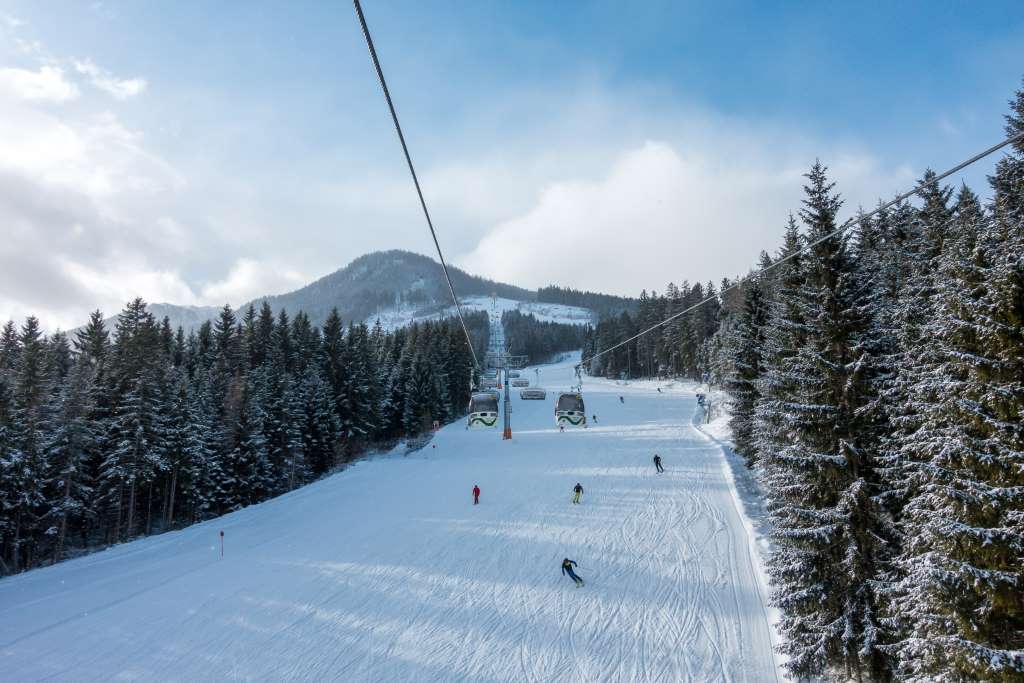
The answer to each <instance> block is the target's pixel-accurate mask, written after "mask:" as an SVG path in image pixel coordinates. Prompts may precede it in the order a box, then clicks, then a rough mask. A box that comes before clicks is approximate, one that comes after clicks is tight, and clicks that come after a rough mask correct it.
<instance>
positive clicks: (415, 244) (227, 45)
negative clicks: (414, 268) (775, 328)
mask: <svg viewBox="0 0 1024 683" xmlns="http://www.w3.org/2000/svg"><path fill="white" fill-rule="evenodd" d="M808 4H809V3H782V4H770V3H726V2H718V3H682V2H646V3H636V4H635V5H632V6H630V5H628V4H626V3H612V2H597V3H575V2H564V3H563V2H558V3H552V2H503V3H497V2H461V3H450V2H375V1H373V0H368V1H367V2H366V3H365V4H364V9H365V12H366V15H367V19H368V21H369V23H370V27H371V30H372V31H373V33H374V38H375V41H376V43H377V47H378V50H379V52H380V56H381V60H382V63H383V66H384V69H385V73H386V75H387V77H388V79H389V82H390V85H391V88H392V91H393V94H394V96H395V99H396V103H397V106H398V109H399V113H400V115H401V116H402V119H403V125H404V127H405V128H406V133H407V137H408V139H409V142H410V145H411V147H412V152H413V155H414V158H415V159H416V160H417V163H418V165H419V166H420V168H421V171H422V175H423V181H424V187H425V190H426V193H427V198H428V201H429V202H430V203H431V206H432V209H433V212H434V214H435V221H436V223H437V225H438V228H439V230H440V234H441V239H442V244H443V245H444V246H445V248H446V251H447V252H448V254H449V255H450V257H451V258H452V260H453V261H454V262H455V263H458V264H460V265H463V266H465V267H467V268H468V269H470V270H473V271H475V272H479V273H481V274H484V275H489V276H493V277H497V278H501V279H506V280H509V281H513V282H515V283H516V284H522V285H527V286H537V285H542V284H547V283H549V282H558V283H559V284H564V285H572V286H578V287H588V288H593V289H601V290H604V291H613V292H617V293H636V292H637V291H639V289H640V288H642V287H647V288H651V287H656V288H662V287H664V285H665V283H666V282H668V281H669V280H674V281H680V280H683V279H685V278H689V279H691V280H693V279H702V280H703V279H708V278H713V279H715V280H718V279H719V278H721V277H723V276H727V275H734V274H736V273H739V272H742V271H743V270H744V269H745V268H746V267H747V265H748V264H750V263H752V262H753V261H754V260H755V259H756V256H757V252H758V251H759V250H760V249H762V248H766V249H769V250H771V249H774V248H775V247H776V245H777V243H778V236H779V234H780V230H781V226H782V225H783V223H784V220H785V215H786V212H787V211H788V210H789V209H795V208H796V203H797V202H798V201H799V193H800V178H799V174H800V173H801V172H802V171H803V170H806V168H807V167H808V166H809V165H810V164H811V163H813V161H814V159H815V157H820V158H821V159H822V160H823V161H824V162H825V163H826V164H828V165H830V166H831V167H832V168H833V170H834V174H835V176H836V178H837V180H838V182H839V185H838V189H839V190H840V192H842V193H843V194H844V196H845V197H846V198H847V209H849V210H853V209H854V208H855V207H856V205H858V204H865V205H870V204H873V203H874V202H875V201H876V199H877V198H878V197H880V196H886V197H887V196H890V195H892V194H894V193H896V192H897V191H900V190H902V189H905V188H906V187H907V186H908V185H909V184H910V183H911V182H912V181H913V179H914V178H915V177H917V176H918V175H919V174H920V173H921V172H922V171H923V170H924V168H925V167H927V166H932V167H934V168H943V167H946V166H949V165H952V164H953V163H955V162H957V161H959V160H960V159H962V158H964V157H966V156H969V155H970V154H971V153H973V152H974V151H977V150H978V149H980V148H981V147H984V146H987V145H989V144H991V143H993V142H995V141H997V140H998V139H1000V138H1001V135H1002V116H1003V114H1004V113H1005V112H1006V101H1007V99H1008V98H1009V97H1010V96H1011V95H1012V94H1013V91H1014V90H1015V89H1016V88H1017V87H1019V85H1020V83H1021V77H1022V76H1024V12H1021V11H1020V5H1019V3H1013V2H984V3H974V4H973V5H968V4H967V3H960V2H955V3H954V2H951V3H937V2H932V3H923V2H921V3H910V2H907V3H848V4H845V5H839V4H835V5H834V6H825V5H826V4H824V3H819V4H816V5H814V6H807V5H808ZM3 82H6V89H4V88H2V87H0V98H5V97H6V101H4V100H3V99H0V116H2V117H4V119H2V120H0V125H3V126H4V127H5V129H7V130H18V131H22V132H23V135H22V136H21V139H20V141H19V144H20V146H19V147H17V148H16V149H13V148H11V146H10V144H9V145H8V148H6V149H0V152H5V153H6V154H0V157H3V160H0V221H5V222H6V223H7V225H9V226H10V225H13V226H15V227H13V228H8V230H9V231H10V234H11V235H13V237H14V239H11V240H7V241H6V245H5V246H3V247H0V259H3V261H4V262H7V263H17V264H20V265H19V266H18V268H14V267H12V268H8V269H7V272H8V275H7V276H6V278H7V279H6V280H5V279H4V277H5V276H0V285H2V287H0V292H2V293H0V317H7V316H21V315H24V314H25V313H26V312H30V311H32V312H36V313H38V314H41V315H42V316H43V317H44V320H45V321H47V322H48V323H49V324H51V325H58V324H59V325H68V324H71V323H72V322H74V321H76V320H78V319H80V318H81V316H82V313H83V311H85V310H88V309H90V308H94V307H96V306H102V307H104V308H107V309H111V310H112V309H114V308H116V307H118V306H119V302H120V301H123V300H124V299H126V298H128V297H129V296H132V295H133V294H135V293H139V294H142V295H143V296H146V297H147V298H149V299H151V300H171V301H173V302H176V303H223V302H224V301H229V302H231V303H234V304H237V303H240V302H242V301H244V300H246V299H248V298H250V297H251V296H255V295H257V294H262V293H273V292H276V291H283V290H287V289H290V288H293V287H295V286H298V285H301V284H304V283H305V282H307V281H308V280H310V279H313V278H315V277H318V276H321V275H323V274H325V273H327V272H330V271H332V270H334V269H335V268H337V267H340V266H342V265H344V264H345V263H347V262H348V261H349V260H351V259H352V258H354V257H356V256H358V255H360V254H361V253H364V252H365V251H368V250H370V249H380V248H394V247H398V248H407V249H411V250H414V251H420V252H424V253H430V248H431V244H430V242H429V237H428V235H427V233H426V231H425V227H424V226H423V223H422V218H421V217H419V216H418V214H417V213H416V210H417V206H416V203H415V196H414V195H413V193H412V188H411V186H410V184H409V182H408V180H407V178H406V175H405V173H406V172H405V170H404V168H403V162H402V158H401V154H400V150H399V148H398V145H397V140H396V139H395V136H394V133H393V131H392V129H391V125H390V121H389V120H388V118H387V113H386V109H385V106H384V103H383V100H382V98H381V95H380V93H379V90H378V86H377V84H376V80H375V78H374V75H373V72H372V69H371V65H370V62H369V58H368V56H367V54H366V48H365V45H364V43H363V41H362V36H361V34H360V32H359V29H358V24H357V22H356V19H355V16H354V12H353V11H352V8H351V6H350V4H348V3H345V2H329V3H280V2H245V3H241V2H238V3H214V2H175V3H167V2H165V3H156V2H149V3H140V2H95V3H91V4H90V3H84V2H83V3H78V2H22V1H19V0H15V1H12V0H0V86H2V85H3ZM2 144H3V143H0V145H2ZM11 144H14V143H11ZM34 149H41V150H45V153H43V154H32V151H33V150H34ZM69 149H70V150H74V153H73V154H72V156H71V157H69V156H68V155H69V154H71V153H70V152H68V150H69ZM19 155H22V156H19ZM990 168H991V164H984V163H983V164H981V165H979V167H978V168H977V169H974V170H972V171H970V172H969V173H968V174H966V175H965V179H966V180H967V181H968V182H969V183H971V184H972V185H973V186H975V188H976V189H977V190H979V191H981V192H982V193H984V191H985V187H984V175H985V172H986V171H987V170H988V169H990ZM69 169H70V170H69ZM4 185H6V186H7V192H6V193H5V192H3V189H4ZM29 197H30V198H31V201H28V200H27V199H26V198H29ZM54 245H58V246H57V247H56V248H54ZM42 246H45V247H49V251H54V250H55V251H56V252H57V253H48V254H43V255H40V247H42ZM634 246H636V247H644V246H647V247H650V246H657V247H658V248H657V249H654V250H653V251H655V252H657V255H656V256H654V257H651V258H649V259H645V260H643V261H642V262H640V261H639V260H637V259H632V260H631V261H630V262H624V259H623V256H622V255H623V253H629V252H628V249H629V248H630V247H634ZM648 251H651V250H650V249H649V250H648ZM499 255H500V256H499ZM32 259H38V260H39V263H38V264H34V265H33V267H32V271H33V272H36V273H45V274H48V275H47V276H46V277H42V278H36V282H35V283H34V284H33V286H32V288H30V289H29V288H26V287H25V285H24V283H23V278H19V277H17V276H16V275H15V273H16V272H23V271H24V270H25V269H26V268H27V266H26V265H25V264H26V263H27V262H30V261H31V260H32ZM0 266H2V263H0ZM3 270H4V268H2V267H0V271H3ZM40 279H43V280H46V282H45V283H42V284H41V283H40V282H39V280H40ZM19 283H21V284H19Z"/></svg>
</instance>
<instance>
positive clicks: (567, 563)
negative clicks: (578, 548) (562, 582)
mask: <svg viewBox="0 0 1024 683" xmlns="http://www.w3.org/2000/svg"><path fill="white" fill-rule="evenodd" d="M575 566H577V564H576V563H575V562H574V561H572V560H570V559H569V558H568V557H567V558H565V559H564V560H562V576H565V575H566V574H568V575H569V578H570V579H572V580H573V581H575V582H576V587H577V588H580V587H581V586H583V579H581V578H580V577H578V576H576V572H574V571H573V570H572V568H573V567H575Z"/></svg>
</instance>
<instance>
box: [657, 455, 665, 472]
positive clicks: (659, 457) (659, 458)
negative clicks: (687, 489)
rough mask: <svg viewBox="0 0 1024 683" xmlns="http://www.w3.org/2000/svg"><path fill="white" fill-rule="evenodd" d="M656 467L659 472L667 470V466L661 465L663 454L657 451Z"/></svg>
mask: <svg viewBox="0 0 1024 683" xmlns="http://www.w3.org/2000/svg"><path fill="white" fill-rule="evenodd" d="M654 469H656V470H658V474H661V473H662V472H664V471H665V468H664V467H662V466H661V456H660V455H658V454H657V453H655V454H654Z"/></svg>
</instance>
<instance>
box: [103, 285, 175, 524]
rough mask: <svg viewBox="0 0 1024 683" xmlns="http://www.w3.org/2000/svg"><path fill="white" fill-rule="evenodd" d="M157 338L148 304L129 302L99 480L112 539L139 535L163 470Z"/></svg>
mask: <svg viewBox="0 0 1024 683" xmlns="http://www.w3.org/2000/svg"><path fill="white" fill-rule="evenodd" d="M158 339H159V337H158V334H157V326H156V323H155V322H154V320H153V317H152V316H151V315H150V314H149V313H148V312H146V304H145V302H144V301H143V300H142V299H135V300H134V301H132V302H130V303H129V304H128V305H127V306H126V307H125V309H124V311H122V312H121V314H120V315H119V316H118V322H117V330H116V333H115V339H114V345H113V348H112V351H113V354H112V356H113V357H112V359H111V361H112V362H111V367H110V369H109V380H108V381H109V383H110V395H111V397H112V401H113V402H112V406H111V418H110V423H109V425H108V427H107V431H106V434H105V435H104V447H105V454H104V456H105V457H104V458H103V460H102V462H101V463H100V475H99V481H98V486H99V491H98V492H99V495H100V499H101V501H102V502H103V505H104V508H105V511H106V513H107V518H106V522H107V524H108V527H107V528H108V539H109V540H111V541H120V540H122V539H124V538H132V537H133V536H135V534H136V532H137V531H138V528H137V526H138V518H139V515H138V514H137V513H138V512H139V509H140V507H141V500H142V498H143V495H144V494H143V492H144V491H145V493H146V494H148V486H149V484H150V483H151V482H152V481H153V479H154V477H155V476H156V470H157V469H158V468H160V467H162V455H163V452H162V449H161V447H160V444H161V443H162V440H163V436H164V435H163V420H164V413H165V405H164V404H163V399H164V397H165V392H164V391H163V377H162V374H163V373H162V371H163V368H162V365H161V359H162V356H161V354H160V353H159V350H158ZM147 502H148V501H147Z"/></svg>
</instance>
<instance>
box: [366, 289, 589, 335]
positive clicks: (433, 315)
mask: <svg viewBox="0 0 1024 683" xmlns="http://www.w3.org/2000/svg"><path fill="white" fill-rule="evenodd" d="M460 303H461V304H462V310H463V311H487V312H488V313H489V314H490V316H491V319H492V320H493V319H495V318H497V320H498V321H500V320H501V314H502V313H504V312H505V311H519V312H520V313H522V314H524V315H532V316H533V317H535V318H536V319H537V320H539V321H540V322H547V323H562V324H563V325H591V324H593V322H594V314H593V312H591V311H590V310H589V309H586V308H580V307H578V306H569V305H566V304H549V303H542V302H539V301H515V300H513V299H504V298H502V297H495V298H493V299H492V298H491V297H489V296H467V297H466V298H465V299H463V300H462V301H461V302H460ZM454 315H455V306H448V307H445V308H439V309H437V310H434V311H431V312H430V313H423V312H422V311H421V309H419V308H414V307H402V308H391V309H387V310H384V311H379V312H378V313H376V314H375V315H371V316H370V317H369V318H367V319H366V324H367V325H368V326H369V327H373V325H374V324H375V323H376V322H377V321H378V320H379V321H380V324H381V327H383V328H384V329H385V330H396V329H398V328H400V327H405V326H407V325H411V324H412V323H414V322H422V321H424V320H437V319H438V318H448V317H451V316H454Z"/></svg>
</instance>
